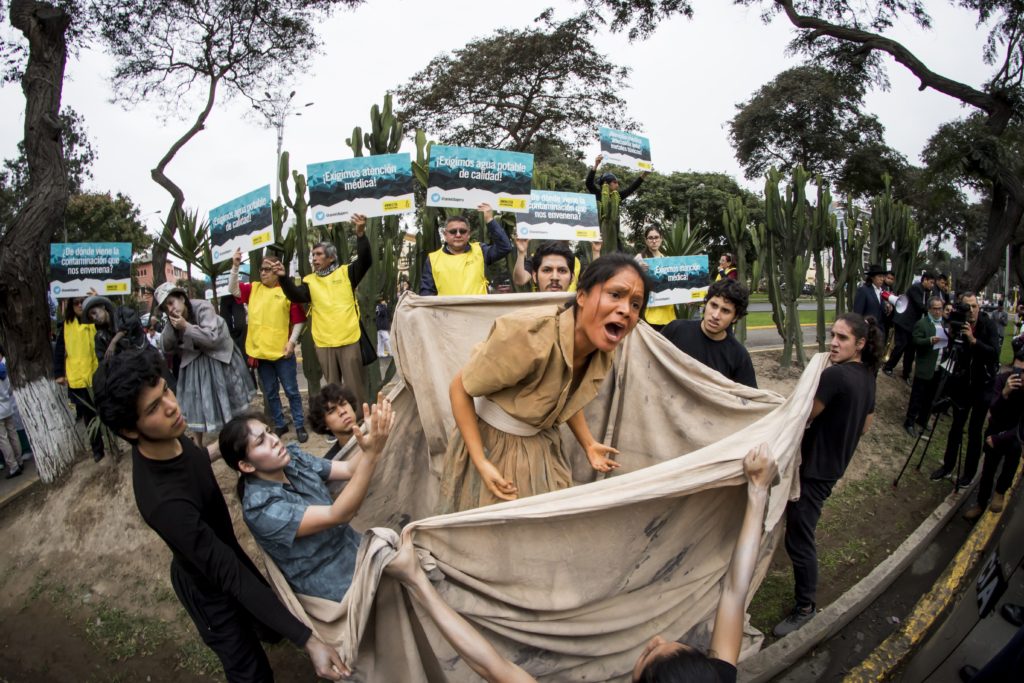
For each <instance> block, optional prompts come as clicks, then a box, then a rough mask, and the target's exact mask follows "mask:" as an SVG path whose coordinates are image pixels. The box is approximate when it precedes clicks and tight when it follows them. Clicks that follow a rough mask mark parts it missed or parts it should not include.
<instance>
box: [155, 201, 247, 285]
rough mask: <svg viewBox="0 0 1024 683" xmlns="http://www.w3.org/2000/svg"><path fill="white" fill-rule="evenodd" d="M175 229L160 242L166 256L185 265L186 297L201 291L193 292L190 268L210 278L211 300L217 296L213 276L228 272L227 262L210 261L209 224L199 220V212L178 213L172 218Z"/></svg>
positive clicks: (229, 265) (228, 263)
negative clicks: (187, 291) (168, 255)
mask: <svg viewBox="0 0 1024 683" xmlns="http://www.w3.org/2000/svg"><path fill="white" fill-rule="evenodd" d="M175 224H176V225H177V229H176V230H175V232H174V233H172V234H171V237H170V238H169V239H166V240H164V246H165V248H166V249H167V253H169V254H172V255H174V256H176V257H177V258H179V259H181V260H182V261H184V262H185V272H186V273H187V275H188V281H189V287H188V289H189V290H191V291H190V292H189V296H199V295H201V294H202V292H201V291H198V292H197V291H195V287H194V285H193V280H192V268H193V267H194V268H196V269H198V270H199V272H200V273H202V274H203V275H205V276H206V277H208V278H209V279H210V286H211V287H212V289H213V295H214V297H216V296H217V276H218V275H223V274H224V273H226V272H228V271H229V270H231V260H230V259H228V260H226V261H221V262H219V263H215V262H214V260H213V250H212V247H213V243H212V241H211V238H210V223H209V221H207V220H206V219H200V218H199V212H198V211H197V210H195V209H193V210H192V211H180V212H178V214H177V215H176V216H175Z"/></svg>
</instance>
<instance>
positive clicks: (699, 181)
mask: <svg viewBox="0 0 1024 683" xmlns="http://www.w3.org/2000/svg"><path fill="white" fill-rule="evenodd" d="M615 172H616V175H618V173H619V171H618V169H616V171H615ZM620 178H622V176H620ZM629 180H630V176H629V175H626V176H625V178H623V182H626V183H628V182H629ZM734 197H739V198H740V199H741V201H742V202H743V205H744V207H745V209H746V211H747V214H748V217H749V221H750V222H751V223H758V222H760V221H763V220H764V202H763V201H762V200H761V199H760V198H759V197H758V196H757V195H755V194H754V193H753V192H750V191H748V190H746V189H744V188H741V187H740V186H739V184H738V183H737V182H736V180H735V179H734V178H732V177H731V176H728V175H726V174H724V173H693V172H682V173H680V172H674V173H671V174H668V175H662V174H660V173H652V174H650V175H649V176H647V177H646V178H645V179H644V184H643V186H642V188H641V191H640V192H638V193H636V194H635V195H633V196H632V197H630V198H629V201H627V202H626V203H625V204H623V206H622V214H623V215H624V216H625V219H626V222H627V224H628V225H629V227H630V239H631V241H633V242H634V243H639V242H642V238H643V234H644V232H645V231H646V229H647V228H648V227H650V226H652V225H654V226H659V227H660V226H664V225H671V224H673V223H675V222H676V220H678V219H686V218H687V217H689V219H690V223H691V224H692V225H695V226H699V227H703V228H705V229H706V230H707V231H708V235H709V243H710V244H712V245H715V246H720V245H722V244H724V243H725V242H726V240H727V238H726V235H725V233H724V232H723V231H722V222H721V219H722V212H723V211H725V208H726V205H727V204H728V203H729V201H730V200H731V199H732V198H734Z"/></svg>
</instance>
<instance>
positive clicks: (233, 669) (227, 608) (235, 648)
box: [171, 561, 280, 683]
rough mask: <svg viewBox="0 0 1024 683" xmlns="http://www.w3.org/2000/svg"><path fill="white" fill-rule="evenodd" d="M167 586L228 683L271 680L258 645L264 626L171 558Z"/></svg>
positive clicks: (266, 663)
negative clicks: (192, 575)
mask: <svg viewBox="0 0 1024 683" xmlns="http://www.w3.org/2000/svg"><path fill="white" fill-rule="evenodd" d="M171 585H173V586H174V592H175V594H176V595H177V596H178V600H180V601H181V604H182V605H183V606H184V607H185V611H186V612H188V615H189V616H190V617H192V622H193V623H194V624H195V625H196V629H197V630H198V631H199V637H200V638H202V639H203V642H204V643H206V646H207V647H209V648H210V649H211V650H213V651H214V653H215V654H216V655H217V656H218V657H219V658H220V661H221V664H222V665H223V666H224V675H225V677H226V678H227V680H228V681H229V683H235V682H238V683H261V682H264V681H269V682H272V681H273V680H274V672H273V671H272V670H271V668H270V661H269V660H267V653H266V652H264V651H263V646H262V645H261V644H260V635H261V633H260V630H261V629H266V627H264V626H263V625H262V624H260V623H259V622H257V621H256V620H255V619H254V618H253V617H252V615H251V614H249V612H247V611H246V610H245V609H244V608H243V607H242V606H241V605H239V604H238V603H237V602H236V601H235V599H234V598H232V597H231V596H229V595H225V594H224V593H222V592H220V591H214V590H210V589H208V588H205V589H204V588H202V587H200V586H199V585H198V584H196V582H195V580H194V579H193V578H192V577H191V576H190V575H189V574H188V573H187V572H186V571H184V570H183V569H181V568H180V567H179V566H178V564H177V563H176V562H173V561H172V562H171ZM277 637H278V638H280V636H277ZM267 639H272V637H271V638H267Z"/></svg>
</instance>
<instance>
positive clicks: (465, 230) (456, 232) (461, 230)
mask: <svg viewBox="0 0 1024 683" xmlns="http://www.w3.org/2000/svg"><path fill="white" fill-rule="evenodd" d="M445 232H446V233H448V234H449V235H468V234H469V228H452V229H450V230H445Z"/></svg>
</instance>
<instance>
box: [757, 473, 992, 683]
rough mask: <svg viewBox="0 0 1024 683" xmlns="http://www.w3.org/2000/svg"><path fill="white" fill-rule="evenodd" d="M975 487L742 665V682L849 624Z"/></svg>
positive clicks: (766, 674)
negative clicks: (806, 619) (835, 597)
mask: <svg viewBox="0 0 1024 683" xmlns="http://www.w3.org/2000/svg"><path fill="white" fill-rule="evenodd" d="M976 485H977V484H976V483H975V484H974V485H972V486H970V487H969V488H967V489H963V490H961V491H959V492H953V493H950V494H949V495H948V496H946V499H945V500H943V501H942V502H941V503H939V505H938V507H936V508H935V510H933V511H932V513H931V514H930V515H928V518H927V519H925V520H924V521H923V522H922V523H921V524H920V525H919V526H918V527H917V529H915V530H914V532H913V533H911V534H910V535H909V536H908V537H907V538H906V540H904V541H903V543H901V544H900V546H899V547H898V548H896V550H895V551H894V552H893V553H892V554H891V555H890V556H889V557H887V558H886V559H885V560H883V561H882V562H881V563H879V565H878V566H877V567H875V568H874V569H872V570H871V573H870V574H868V575H867V576H865V577H864V578H863V579H861V580H860V581H859V582H857V584H856V585H854V586H853V587H852V588H850V589H849V590H848V591H846V592H845V593H843V595H842V596H841V597H840V598H839V599H838V600H836V601H835V602H833V603H832V604H831V605H829V606H828V607H826V608H825V609H823V610H821V612H819V613H818V615H817V616H816V617H814V619H812V620H811V621H810V622H808V623H807V625H806V626H804V627H803V628H801V629H800V630H799V631H794V632H793V633H791V634H789V635H788V636H786V637H785V638H782V639H780V640H778V641H776V642H775V643H773V644H771V645H769V646H768V647H766V648H765V649H763V650H761V651H760V652H758V653H757V654H755V655H753V656H751V657H748V658H747V659H745V660H743V661H742V662H740V663H739V667H738V668H739V680H741V681H743V683H759V682H760V681H767V680H769V679H770V678H772V677H773V676H776V675H778V674H780V673H782V672H783V671H785V670H786V669H788V668H789V667H790V666H792V665H793V664H795V663H796V662H797V660H799V659H800V658H801V657H803V656H804V655H805V654H806V653H807V652H808V651H809V650H810V649H811V648H813V647H814V646H816V645H818V644H819V643H821V642H822V641H824V640H826V639H828V638H831V637H832V636H833V635H835V634H836V633H837V632H838V631H839V630H840V629H841V628H843V627H844V626H846V625H847V624H848V623H850V621H852V620H853V618H854V617H856V616H857V615H858V614H860V613H861V612H862V611H864V608H866V607H867V606H868V605H869V604H871V603H872V602H873V601H874V600H875V598H877V597H878V596H879V595H881V594H882V592H883V591H884V590H885V589H886V588H888V587H889V586H890V585H891V584H892V582H893V581H895V580H896V578H897V577H898V576H899V575H900V574H902V573H903V571H904V570H905V569H906V568H907V567H908V566H910V565H911V564H912V563H913V561H914V560H915V559H917V555H918V553H919V552H920V551H921V550H922V549H923V548H924V547H925V546H926V545H928V544H929V543H931V541H932V539H933V538H935V536H936V535H937V534H938V533H939V531H940V530H941V529H942V528H943V527H944V526H946V524H947V523H948V522H949V520H950V518H952V516H953V515H954V514H956V511H957V510H958V509H959V507H960V505H961V504H962V503H963V502H964V500H966V499H967V497H968V496H969V495H970V494H971V492H972V491H974V487H975V486H976Z"/></svg>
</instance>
